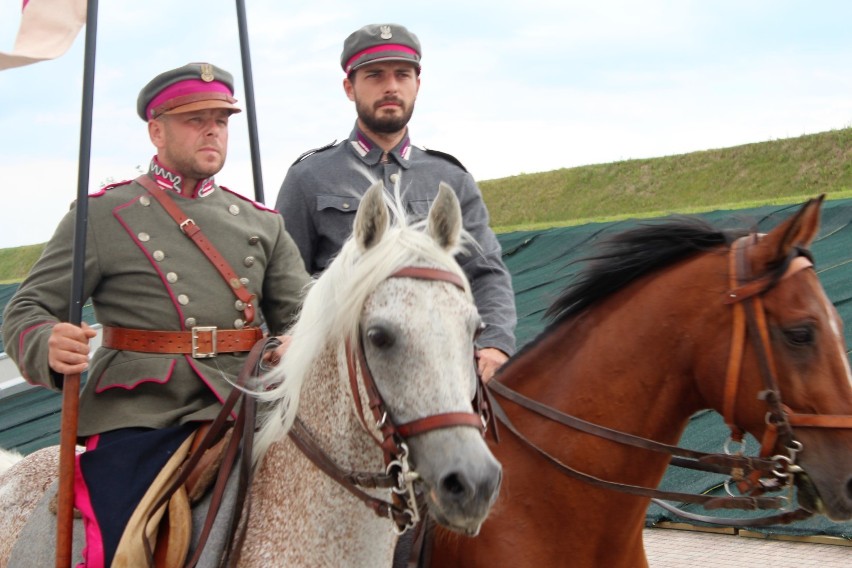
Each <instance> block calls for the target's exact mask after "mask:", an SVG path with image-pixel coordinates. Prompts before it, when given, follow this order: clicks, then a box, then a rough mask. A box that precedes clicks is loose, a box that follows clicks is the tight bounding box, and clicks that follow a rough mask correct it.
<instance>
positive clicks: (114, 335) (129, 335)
mask: <svg viewBox="0 0 852 568" xmlns="http://www.w3.org/2000/svg"><path fill="white" fill-rule="evenodd" d="M261 339H263V330H261V329H260V328H259V327H247V328H245V329H218V328H216V327H215V326H196V327H193V328H192V330H190V331H152V330H147V329H128V328H126V327H111V326H104V333H103V341H102V343H101V344H102V345H103V346H104V347H108V348H110V349H121V350H122V351H139V352H141V353H188V354H190V355H192V356H193V357H194V358H196V359H204V358H207V357H215V356H216V355H218V354H219V353H237V352H243V351H251V348H252V347H253V346H254V344H255V343H257V342H258V341H260V340H261Z"/></svg>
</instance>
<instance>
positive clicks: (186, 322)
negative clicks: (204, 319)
mask: <svg viewBox="0 0 852 568" xmlns="http://www.w3.org/2000/svg"><path fill="white" fill-rule="evenodd" d="M195 323H196V322H195V318H186V319H185V320H184V321H183V324H184V325H185V326H186V327H195Z"/></svg>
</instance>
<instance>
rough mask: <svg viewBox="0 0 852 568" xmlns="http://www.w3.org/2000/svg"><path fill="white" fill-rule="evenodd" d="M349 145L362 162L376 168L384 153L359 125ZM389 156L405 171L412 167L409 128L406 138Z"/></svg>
mask: <svg viewBox="0 0 852 568" xmlns="http://www.w3.org/2000/svg"><path fill="white" fill-rule="evenodd" d="M348 143H349V146H350V147H351V148H352V150H353V151H354V152H355V154H356V155H357V156H358V157H359V158H361V161H362V162H364V163H365V164H367V165H369V166H374V165H376V164H378V163H379V162H380V161H381V159H382V154H383V153H384V151H383V150H382V149H381V147H380V146H379V145H378V144H376V143H375V142H373V141H372V140H370V139H369V138H368V137H367V135H366V134H364V133H363V132H362V131H361V129H360V128H358V125H357V124H356V125H355V128H354V129H353V130H352V134H350V135H349V140H348ZM388 154H389V155H390V156H393V160H395V161H396V163H398V164H399V165H400V166H402V167H403V168H405V169H408V167H409V166H410V165H411V139H410V138H409V137H408V128H407V127H406V131H405V136H404V137H403V138H402V140H400V141H399V144H397V145H396V146H395V147H394V148H393V149H392V150H391V151H390V152H388Z"/></svg>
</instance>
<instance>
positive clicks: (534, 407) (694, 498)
mask: <svg viewBox="0 0 852 568" xmlns="http://www.w3.org/2000/svg"><path fill="white" fill-rule="evenodd" d="M757 239H758V236H757V235H754V234H753V235H749V236H746V237H742V238H740V239H738V240H737V241H735V242H734V243H733V245H732V246H731V247H730V252H729V285H730V289H729V291H728V292H727V294H726V298H725V301H724V303H725V304H729V305H732V307H733V310H734V313H733V322H734V323H733V334H732V340H731V352H730V358H729V362H728V366H727V373H726V380H725V400H724V403H723V410H724V412H723V415H724V418H725V422H726V423H727V424H728V426H729V427H730V429H731V439H732V440H733V441H737V442H740V443H741V442H742V438H743V434H744V431H743V429H742V428H740V427H739V426H738V425H737V423H736V420H735V417H734V408H735V405H736V400H737V391H738V386H739V381H740V376H741V373H740V371H741V367H742V356H743V353H744V351H745V347H746V345H747V340H746V328H747V327H748V332H749V333H748V335H749V337H750V338H751V343H752V346H753V349H754V351H755V353H756V355H757V358H758V363H759V367H760V372H761V376H762V378H763V385H764V390H763V391H761V393H760V395H759V398H760V399H762V400H764V401H765V402H766V404H767V405H768V407H769V410H768V412H767V416H766V421H767V428H766V431H765V433H764V437H763V440H762V443H761V452H760V456H759V457H750V456H745V455H743V454H742V452H739V453H733V454H732V453H730V452H729V451H728V443H726V444H725V449H726V453H725V454H710V453H704V452H698V451H694V450H689V449H685V448H680V447H678V446H672V445H668V444H663V443H660V442H656V441H654V440H650V439H647V438H643V437H640V436H635V435H632V434H628V433H625V432H620V431H617V430H613V429H610V428H606V427H603V426H600V425H597V424H593V423H591V422H587V421H585V420H582V419H580V418H577V417H575V416H571V415H568V414H565V413H563V412H561V411H558V410H556V409H554V408H552V407H549V406H547V405H544V404H542V403H540V402H537V401H535V400H532V399H530V398H528V397H526V396H524V395H522V394H520V393H518V392H517V391H514V390H513V389H510V388H509V387H507V386H505V385H504V384H502V383H500V382H498V381H496V380H494V381H491V382H489V383H488V390H489V391H491V392H492V393H494V394H497V395H499V396H500V397H502V398H504V399H507V400H511V401H512V402H514V403H515V404H518V405H519V406H521V407H523V408H526V409H527V410H530V411H532V412H534V413H536V414H539V415H541V416H543V417H545V418H548V419H549V420H552V421H554V422H557V423H559V424H562V425H564V426H568V427H570V428H573V429H576V430H579V431H582V432H585V433H588V434H592V435H594V436H597V437H600V438H604V439H607V440H611V441H613V442H616V443H619V444H623V445H629V446H633V447H637V448H642V449H646V450H652V451H656V452H661V453H667V454H670V455H671V456H672V458H671V461H670V463H671V464H672V465H675V466H678V467H684V468H690V469H696V470H701V471H710V472H714V473H725V474H728V475H730V476H731V480H732V481H734V482H736V483H737V486H738V488H739V489H740V491H741V493H743V495H741V496H735V495H733V493H731V491H730V489H729V488H728V483H726V484H725V485H726V489H728V493H729V495H730V496H729V497H713V496H710V495H694V494H689V493H678V492H672V491H661V490H659V489H656V488H648V487H640V486H635V485H629V484H623V483H616V482H612V481H608V480H604V479H600V478H597V477H594V476H592V475H589V474H587V473H584V472H581V471H578V470H576V469H574V468H571V467H570V466H568V465H566V464H564V463H562V462H561V461H560V460H559V459H558V458H556V457H554V456H553V455H551V454H549V453H548V452H546V451H545V450H543V449H542V448H540V447H539V446H537V445H536V444H534V443H533V442H532V441H530V440H529V439H528V438H527V437H526V436H524V435H523V434H522V433H521V432H520V431H519V430H518V429H517V428H516V427H515V426H514V424H513V423H512V422H511V420H510V419H509V417H508V415H507V414H506V413H505V411H503V409H502V408H501V407H500V405H499V404H497V402H496V400H492V402H491V405H492V411H493V413H494V415H495V417H496V418H497V421H498V422H500V423H502V424H503V425H504V426H506V427H507V428H508V429H509V430H510V431H511V432H512V433H513V434H515V435H516V436H517V437H518V438H519V439H520V440H521V441H522V442H523V443H524V444H525V445H527V446H528V447H530V448H531V449H533V450H534V451H535V452H537V453H538V454H539V455H541V456H542V457H544V458H545V459H546V460H547V461H548V462H550V463H551V464H552V465H553V466H555V467H556V468H557V469H559V470H560V471H562V472H564V473H566V474H567V475H569V476H571V477H574V478H575V479H579V480H580V481H583V482H585V483H588V484H591V485H595V486H599V487H605V488H608V489H614V490H616V491H620V492H623V493H628V494H631V495H640V496H646V497H651V498H652V500H653V501H654V502H655V503H656V504H657V505H659V506H661V507H662V508H664V509H666V510H668V511H670V512H673V513H675V514H677V515H678V516H681V517H684V518H687V519H691V520H696V521H701V522H705V523H712V524H721V525H725V526H766V525H770V524H777V523H789V522H793V521H795V520H800V519H804V518H807V517H809V516H810V515H811V514H812V512H811V511H808V510H805V509H802V508H800V509H798V510H795V511H786V512H782V513H780V514H777V515H772V516H768V517H761V518H758V519H740V518H718V517H711V516H706V515H697V514H694V513H689V512H686V511H683V510H680V509H678V508H676V507H673V506H671V505H669V504H668V503H665V502H664V501H661V500H660V499H667V500H678V501H682V502H686V503H698V504H701V505H702V506H703V507H704V508H706V509H717V508H728V509H747V510H754V509H782V508H783V507H784V506H785V505H786V504H787V503H788V502H789V498H788V497H764V496H762V495H761V493H763V491H767V490H773V491H777V490H780V489H783V488H787V489H789V490H792V484H793V478H794V475H795V474H796V473H800V472H801V471H802V469H801V467H799V466H798V465H796V455H797V453H798V452H800V451H801V449H802V444H801V442H799V441H798V440H796V439H795V437H794V435H793V427H797V428H850V427H852V416H844V415H818V414H804V413H798V412H794V411H793V410H791V409H790V408H789V407H787V406H786V405H784V404H783V403H782V402H781V395H780V392H779V389H778V382H777V379H776V376H777V374H776V370H775V363H774V359H773V357H772V349H771V344H770V341H769V332H768V327H767V323H766V313H765V308H764V306H763V301H762V296H763V295H764V294H765V293H766V292H767V291H769V290H770V289H771V288H772V287H773V286H775V285H776V284H778V283H779V282H780V281H782V280H783V279H785V278H788V277H790V276H792V275H793V274H796V273H797V272H799V271H801V270H803V269H806V268H809V267H812V266H813V263H812V261H811V258H810V255H809V253H808V252H807V251H805V250H802V249H795V250H794V251H793V253H792V254H791V255H790V257H789V258H788V259H787V261H786V262H785V263H784V264H783V265H782V266H780V267H779V268H778V269H776V270H773V271H772V272H770V273H768V274H766V275H763V276H760V277H753V276H752V275H751V270H750V268H749V262H748V246H747V244H748V243H749V242H756V241H757ZM495 435H496V429H495ZM779 439H780V440H781V441H782V444H783V446H784V447H785V448H787V451H788V455H774V456H772V455H771V454H772V452H773V450H774V448H775V446H776V442H777V441H778V440H779ZM778 480H784V483H783V484H779V483H778Z"/></svg>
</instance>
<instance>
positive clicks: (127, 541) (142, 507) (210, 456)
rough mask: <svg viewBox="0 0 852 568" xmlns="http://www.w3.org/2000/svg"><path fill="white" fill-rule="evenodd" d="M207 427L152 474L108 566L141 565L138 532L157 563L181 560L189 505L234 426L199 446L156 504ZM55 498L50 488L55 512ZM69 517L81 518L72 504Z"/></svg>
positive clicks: (204, 486) (213, 470) (212, 473)
mask: <svg viewBox="0 0 852 568" xmlns="http://www.w3.org/2000/svg"><path fill="white" fill-rule="evenodd" d="M209 429H210V424H209V423H205V424H202V425H201V426H200V427H199V428H198V430H196V432H194V433H193V434H192V435H191V436H189V438H187V440H186V441H185V442H184V443H183V444H182V445H181V446H180V448H178V450H177V451H176V452H175V454H174V455H173V456H172V458H171V459H170V460H169V461H168V462H167V463H166V465H165V466H164V467H163V469H162V470H161V471H160V473H159V474H158V475H157V477H156V478H155V479H154V482H153V483H152V484H151V486H150V487H149V488H148V491H147V492H146V493H145V495H144V497H143V498H142V500H141V501H140V502H139V505H138V506H137V507H136V510H135V511H134V512H133V514H132V515H131V517H130V520H129V521H128V523H127V527H126V528H125V530H124V534H123V535H122V537H121V541H120V542H119V545H118V549H117V551H116V555H115V559H114V561H113V564H112V566H114V567H116V568H122V567H125V566H127V567H135V566H144V565H145V564H146V560H145V554H146V553H145V549H144V547H143V546H142V542H143V540H142V539H143V538H145V539H147V540H148V542H149V543H150V546H151V549H152V550H153V551H154V566H155V567H156V568H160V567H174V566H180V565H182V564H183V562H184V561H185V559H186V556H187V554H188V552H189V548H190V543H191V536H192V528H193V519H192V507H193V506H194V505H196V504H198V503H199V502H200V501H201V499H202V498H203V497H204V496H205V495H206V493H207V491H208V490H209V489H210V487H211V486H212V485H213V482H214V481H215V480H216V476H217V474H218V472H219V468H220V466H221V464H222V461H223V459H224V458H225V449H226V447H227V445H228V442H229V441H230V439H231V434H232V432H233V430H232V429H231V428H228V430H227V431H226V432H225V433H224V435H223V436H222V437H221V438H220V439H219V441H217V442H216V443H215V444H213V445H212V446H210V447H209V448H207V449H204V450H202V455H201V457H200V458H198V459H197V463H195V464H194V466H193V467H192V470H191V471H190V472H189V473H188V477H187V479H186V481H185V482H184V483H183V485H182V486H181V487H179V488H178V489H176V490H175V491H174V492H173V493H172V495H171V496H170V497H169V498H168V502H167V503H166V504H165V505H161V506H159V507H157V508H155V505H156V504H157V502H158V501H159V500H160V499H161V498H162V497H163V495H164V494H165V492H166V491H167V490H168V488H169V484H170V481H171V480H173V479H174V478H175V477H176V475H178V474H179V473H180V471H181V469H182V468H184V467H186V466H187V465H188V464H190V463H191V462H190V459H191V457H192V455H193V454H194V453H195V452H197V451H198V450H199V449H200V446H201V441H202V440H203V439H204V437H205V435H206V434H207V432H208V431H209ZM56 500H57V495H56V494H55V493H54V494H53V496H52V497H51V500H50V503H49V505H48V508H49V510H50V512H51V513H53V514H54V515H56V507H57V504H56ZM74 518H75V519H76V518H80V515H79V513H78V512H77V511H76V510H75V515H74ZM143 534H144V537H143Z"/></svg>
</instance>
